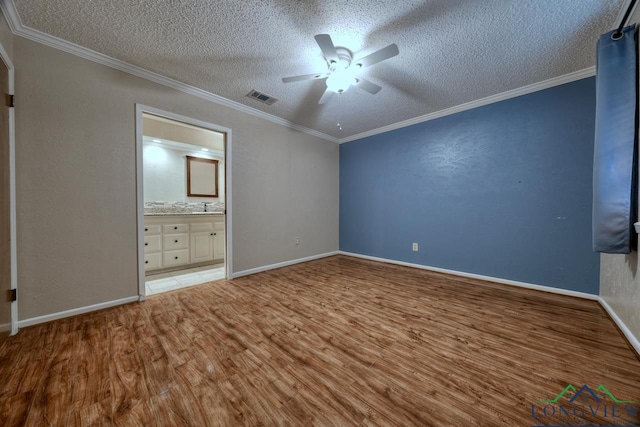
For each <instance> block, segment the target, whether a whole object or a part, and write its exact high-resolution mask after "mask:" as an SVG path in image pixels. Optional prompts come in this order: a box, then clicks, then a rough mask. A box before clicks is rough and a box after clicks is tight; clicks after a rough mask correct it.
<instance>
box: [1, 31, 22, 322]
mask: <svg viewBox="0 0 640 427" xmlns="http://www.w3.org/2000/svg"><path fill="white" fill-rule="evenodd" d="M0 59H1V60H2V62H4V64H5V65H6V66H7V69H8V70H9V94H10V95H15V91H14V71H15V67H14V66H13V62H12V61H11V58H9V54H8V53H7V51H6V50H5V48H4V46H2V44H1V43H0ZM14 110H15V109H14V108H9V223H10V227H11V230H10V232H9V238H10V239H11V252H10V253H11V289H16V292H17V289H18V258H17V256H18V246H17V244H16V235H17V233H16V218H17V215H16V123H15V117H16V115H15V111H14ZM17 333H18V301H13V302H12V303H11V335H15V334H17Z"/></svg>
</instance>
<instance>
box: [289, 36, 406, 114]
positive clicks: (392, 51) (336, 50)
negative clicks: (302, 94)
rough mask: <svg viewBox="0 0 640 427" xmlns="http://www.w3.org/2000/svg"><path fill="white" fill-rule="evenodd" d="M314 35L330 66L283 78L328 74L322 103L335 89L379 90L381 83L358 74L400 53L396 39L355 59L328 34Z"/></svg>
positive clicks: (374, 91)
mask: <svg viewBox="0 0 640 427" xmlns="http://www.w3.org/2000/svg"><path fill="white" fill-rule="evenodd" d="M315 39H316V42H317V43H318V46H320V49H321V50H322V53H323V54H324V57H325V59H326V60H327V65H328V66H329V70H328V71H325V72H322V73H315V74H306V75H304V76H294V77H285V78H283V79H282V82H283V83H293V82H300V81H305V80H316V79H324V78H326V79H327V80H326V83H327V89H326V90H325V91H324V94H323V95H322V97H321V98H320V101H319V102H318V103H319V104H324V103H325V102H327V101H328V100H329V98H330V97H331V95H332V94H334V93H344V92H345V91H346V90H347V89H349V87H351V86H355V87H357V88H360V89H363V90H365V91H367V92H369V93H370V94H372V95H375V94H376V93H378V92H380V89H382V88H381V87H380V86H378V85H377V84H375V83H372V82H370V81H369V80H366V79H363V78H362V77H360V76H359V75H358V74H359V73H360V71H361V70H362V69H363V68H366V67H370V66H371V65H374V64H377V63H378V62H382V61H384V60H387V59H389V58H393V57H394V56H396V55H397V54H399V53H400V51H399V50H398V46H396V44H395V43H394V44H390V45H389V46H387V47H384V48H382V49H380V50H377V51H375V52H373V53H372V54H370V55H367V56H365V57H364V58H360V59H358V60H357V61H353V54H352V53H351V51H350V50H349V49H347V48H344V47H335V46H334V45H333V41H331V37H330V36H329V34H318V35H317V36H315Z"/></svg>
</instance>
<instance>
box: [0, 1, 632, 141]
mask: <svg viewBox="0 0 640 427" xmlns="http://www.w3.org/2000/svg"><path fill="white" fill-rule="evenodd" d="M628 1H630V0H627V1H626V2H625V5H626V4H627V3H628ZM0 9H1V10H2V12H3V14H4V16H5V18H6V20H7V23H8V24H9V28H10V29H11V31H12V32H13V34H15V35H18V36H20V37H24V38H26V39H29V40H33V41H35V42H38V43H41V44H44V45H47V46H49V47H53V48H55V49H58V50H62V51H64V52H67V53H70V54H72V55H75V56H79V57H81V58H84V59H88V60H90V61H93V62H96V63H99V64H102V65H106V66H107V67H111V68H114V69H116V70H119V71H123V72H125V73H128V74H131V75H134V76H137V77H140V78H143V79H146V80H149V81H152V82H154V83H157V84H160V85H163V86H166V87H170V88H173V89H176V90H179V91H181V92H184V93H188V94H191V95H194V96H197V97H199V98H202V99H205V100H208V101H210V102H213V103H215V104H219V105H223V106H225V107H229V108H232V109H235V110H237V111H242V112H244V113H247V114H250V115H252V116H255V117H259V118H262V119H265V120H268V121H270V122H272V123H276V124H279V125H282V126H285V127H287V128H290V129H294V130H297V131H300V132H303V133H306V134H309V135H313V136H316V137H318V138H321V139H324V140H326V141H331V142H335V143H339V144H343V143H345V142H350V141H355V140H358V139H362V138H366V137H369V136H373V135H378V134H381V133H385V132H389V131H392V130H396V129H400V128H403V127H407V126H411V125H415V124H418V123H422V122H426V121H429V120H434V119H437V118H440V117H444V116H448V115H451V114H456V113H459V112H462V111H466V110H471V109H473V108H477V107H482V106H484V105H488V104H492V103H494V102H500V101H504V100H506V99H510V98H515V97H517V96H522V95H527V94H529V93H533V92H537V91H539V90H543V89H548V88H551V87H554V86H559V85H562V84H565V83H570V82H573V81H576V80H581V79H584V78H587V77H592V76H594V75H595V67H589V68H585V69H583V70H579V71H575V72H573V73H569V74H565V75H562V76H558V77H554V78H552V79H548V80H544V81H542V82H538V83H533V84H530V85H527V86H523V87H520V88H517V89H512V90H509V91H506V92H502V93H499V94H496V95H491V96H488V97H486V98H482V99H478V100H475V101H471V102H467V103H465V104H460V105H456V106H454V107H450V108H447V109H444V110H440V111H435V112H433V113H429V114H425V115H422V116H418V117H414V118H412V119H408V120H403V121H401V122H397V123H393V124H390V125H387V126H383V127H380V128H377V129H372V130H369V131H366V132H362V133H358V134H355V135H351V136H348V137H345V138H335V137H333V136H330V135H327V134H325V133H323V132H320V131H317V130H315V129H310V128H307V127H304V126H300V125H298V124H295V123H293V122H290V121H288V120H286V119H283V118H281V117H277V116H274V115H273V114H269V113H265V112H264V111H260V110H257V109H255V108H252V107H249V106H246V105H244V104H241V103H239V102H236V101H232V100H230V99H227V98H223V97H222V96H219V95H216V94H214V93H211V92H207V91H205V90H203V89H199V88H197V87H195V86H191V85H188V84H186V83H183V82H180V81H178V80H174V79H171V78H168V77H165V76H162V75H160V74H157V73H154V72H152V71H149V70H146V69H144V68H142V67H138V66H136V65H132V64H129V63H127V62H124V61H121V60H119V59H115V58H112V57H110V56H107V55H104V54H102V53H99V52H96V51H94V50H91V49H88V48H85V47H82V46H79V45H77V44H75V43H71V42H68V41H66V40H63V39H61V38H58V37H55V36H51V35H49V34H46V33H43V32H41V31H38V30H34V29H32V28H29V27H25V26H24V25H23V24H22V21H21V20H20V16H19V15H18V12H17V10H16V8H15V5H14V4H13V0H0ZM625 9H626V7H625ZM620 13H621V14H624V9H623V10H622V11H621V12H620ZM619 19H621V17H620V18H619ZM619 19H618V20H619Z"/></svg>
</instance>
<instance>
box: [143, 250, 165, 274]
mask: <svg viewBox="0 0 640 427" xmlns="http://www.w3.org/2000/svg"><path fill="white" fill-rule="evenodd" d="M160 267H162V256H161V255H160V252H158V253H155V254H144V269H145V271H147V270H157V269H158V268H160Z"/></svg>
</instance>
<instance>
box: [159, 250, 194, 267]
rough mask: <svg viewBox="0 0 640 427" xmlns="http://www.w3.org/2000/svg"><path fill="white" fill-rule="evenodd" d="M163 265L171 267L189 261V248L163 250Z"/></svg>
mask: <svg viewBox="0 0 640 427" xmlns="http://www.w3.org/2000/svg"><path fill="white" fill-rule="evenodd" d="M163 258H164V266H165V267H173V266H174V265H182V264H188V263H189V250H188V249H182V250H180V251H165V252H164V257H163Z"/></svg>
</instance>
